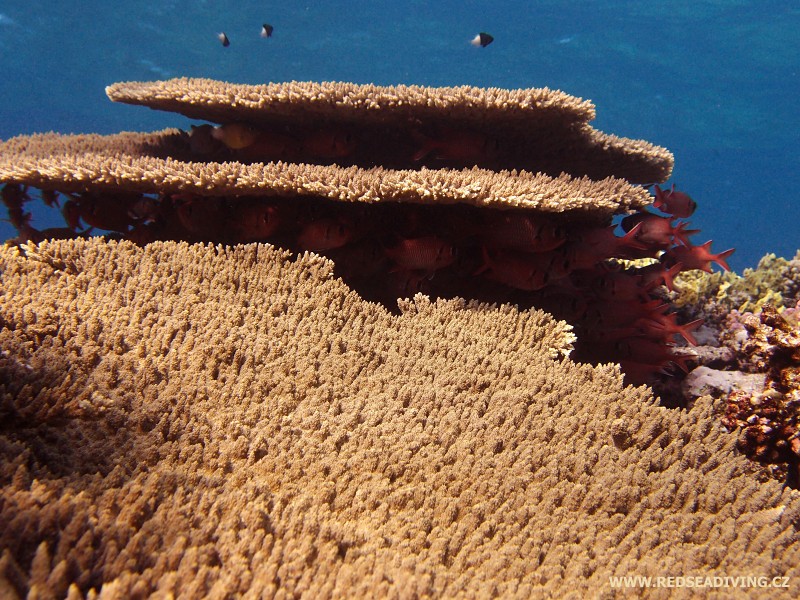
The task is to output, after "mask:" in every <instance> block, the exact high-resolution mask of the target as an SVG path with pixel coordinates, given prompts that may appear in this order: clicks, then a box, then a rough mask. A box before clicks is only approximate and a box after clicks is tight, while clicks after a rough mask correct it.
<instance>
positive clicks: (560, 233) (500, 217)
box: [480, 213, 567, 252]
mask: <svg viewBox="0 0 800 600" xmlns="http://www.w3.org/2000/svg"><path fill="white" fill-rule="evenodd" d="M480 237H481V239H482V240H483V241H484V242H485V243H486V245H487V246H490V247H492V248H514V249H517V250H522V251H523V252H546V251H548V250H553V249H555V248H558V247H559V246H561V245H562V244H563V243H564V242H565V241H566V239H567V238H566V234H565V233H564V230H563V228H561V227H559V226H558V225H556V224H555V223H554V222H553V221H551V220H550V219H546V218H542V217H532V216H530V215H523V214H519V213H507V214H503V213H500V214H497V215H494V216H493V217H492V218H491V219H489V221H488V223H487V224H486V226H485V228H484V229H483V230H482V231H481V233H480Z"/></svg>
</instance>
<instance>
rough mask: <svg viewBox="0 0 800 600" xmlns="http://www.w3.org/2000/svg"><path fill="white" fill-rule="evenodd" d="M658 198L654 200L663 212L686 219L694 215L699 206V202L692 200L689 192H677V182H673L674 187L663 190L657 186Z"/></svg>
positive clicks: (654, 203)
mask: <svg viewBox="0 0 800 600" xmlns="http://www.w3.org/2000/svg"><path fill="white" fill-rule="evenodd" d="M655 190H656V199H655V202H653V206H655V207H656V208H657V209H658V210H660V211H661V212H665V213H667V214H668V215H672V216H673V217H678V218H679V219H685V218H687V217H690V216H692V214H693V213H694V211H695V209H696V208H697V202H695V201H694V200H692V198H691V197H690V196H689V194H686V193H684V192H676V191H675V184H674V183H673V184H672V189H669V190H662V189H661V188H660V187H658V186H655Z"/></svg>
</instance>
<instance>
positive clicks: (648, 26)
mask: <svg viewBox="0 0 800 600" xmlns="http://www.w3.org/2000/svg"><path fill="white" fill-rule="evenodd" d="M263 22H269V23H271V24H272V25H273V26H274V27H275V33H274V36H273V38H272V39H269V40H265V39H262V38H260V37H259V30H260V28H261V24H262V23H263ZM219 31H225V32H226V33H227V35H228V37H229V38H230V41H231V45H230V47H228V48H223V47H222V45H221V44H220V43H219V41H218V40H217V38H216V35H217V33H218V32H219ZM479 31H486V32H489V33H491V34H492V35H493V36H494V37H495V42H494V43H493V44H492V45H490V46H488V47H487V48H474V47H472V46H470V45H469V43H468V41H469V40H470V39H471V38H472V37H473V36H474V35H475V34H476V33H477V32H479ZM798 31H800V3H798V2H797V1H796V0H794V1H777V0H752V1H745V0H727V1H725V0H717V1H711V0H706V1H702V0H660V1H658V2H641V1H622V0H620V1H607V2H604V1H600V0H598V1H591V0H582V1H570V2H568V1H563V0H562V1H546V0H545V1H538V2H521V1H520V2H478V1H468V0H458V1H455V0H439V1H436V2H420V1H416V2H415V1H396V0H390V1H388V2H379V1H376V0H370V1H366V0H349V1H346V2H345V1H341V2H326V3H320V2H315V3H310V2H264V1H255V0H217V1H202V0H173V1H169V0H162V1H159V2H144V1H135V0H128V1H126V2H124V3H122V2H107V1H98V0H82V1H80V2H75V1H63V2H45V1H43V0H3V1H0V69H1V71H0V73H2V77H0V82H1V83H0V86H1V87H0V89H1V90H2V93H0V138H3V139H6V138H8V137H11V136H13V135H17V134H21V133H33V132H41V131H50V130H54V131H59V132H64V133H73V132H99V133H115V132H118V131H123V130H133V131H144V130H154V129H160V128H163V127H171V126H177V127H184V128H186V127H188V122H187V121H185V120H184V119H183V118H182V117H176V116H174V115H169V114H167V113H158V112H154V111H150V110H147V109H144V108H140V107H129V106H123V105H116V104H113V103H111V102H110V101H109V100H108V99H107V98H106V96H105V93H104V88H105V86H106V85H108V84H110V83H113V82H116V81H125V80H152V79H161V78H168V77H178V76H184V75H186V76H197V77H211V78H217V79H223V80H228V81H235V82H243V83H263V82H267V81H288V80H329V81H330V80H343V81H354V82H358V83H377V84H385V85H388V84H397V83H407V84H410V83H414V84H422V85H434V86H440V85H460V84H470V85H478V86H496V87H508V88H518V87H543V86H547V87H551V88H559V89H562V90H564V91H566V92H568V93H570V94H573V95H576V96H580V97H583V98H589V99H591V100H592V101H593V102H594V103H595V104H596V106H597V114H598V116H597V119H596V120H595V122H594V123H593V124H594V125H595V127H597V128H599V129H601V130H603V131H606V132H608V133H615V134H617V135H622V136H627V137H634V138H644V139H647V140H649V141H651V142H654V143H656V144H659V145H662V146H666V147H667V148H669V149H670V150H672V151H673V152H674V154H675V158H676V165H675V171H674V174H673V178H672V180H671V181H673V182H675V183H676V184H677V185H678V187H679V188H680V189H683V190H685V191H687V192H689V193H690V194H691V195H692V196H693V197H694V198H695V199H696V200H697V201H698V203H699V209H698V211H697V213H696V214H695V215H694V217H693V218H692V224H693V226H695V227H698V228H700V229H702V233H701V234H699V235H698V236H696V237H695V238H694V242H695V243H702V242H704V241H706V240H707V239H713V240H714V249H715V250H716V251H720V250H724V249H726V248H729V247H731V246H735V247H736V248H737V251H736V254H734V255H733V257H732V258H731V260H730V263H731V265H732V266H733V267H734V268H735V269H736V270H740V269H742V268H743V267H747V266H754V265H755V264H756V262H757V261H758V259H759V258H760V257H761V256H762V255H763V254H765V253H767V252H775V253H777V254H778V255H783V256H792V255H794V253H795V252H796V251H797V249H798V248H799V247H800V233H798V231H800V227H798V223H800V201H798V198H797V196H798V193H797V191H796V188H797V183H796V181H795V177H796V176H797V174H798V173H799V172H800V168H798V167H800V152H799V151H798V142H800V116H798V114H799V113H798V107H797V104H798V97H800V34H799V33H798ZM52 224H60V223H55V222H54V223H52ZM12 234H13V230H12V229H11V227H10V226H9V225H8V223H0V239H5V238H7V237H10V236H11V235H12Z"/></svg>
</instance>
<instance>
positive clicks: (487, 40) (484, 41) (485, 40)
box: [470, 32, 494, 48]
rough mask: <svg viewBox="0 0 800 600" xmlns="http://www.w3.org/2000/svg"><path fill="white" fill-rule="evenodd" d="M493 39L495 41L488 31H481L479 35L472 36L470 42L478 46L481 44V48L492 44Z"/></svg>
mask: <svg viewBox="0 0 800 600" xmlns="http://www.w3.org/2000/svg"><path fill="white" fill-rule="evenodd" d="M493 41H494V38H493V37H492V36H490V35H489V34H488V33H483V32H481V33H479V34H478V35H476V36H475V37H474V38H472V41H471V42H470V44H472V45H473V46H476V47H477V46H480V47H481V48H486V46H488V45H489V44H491V43H492V42H493Z"/></svg>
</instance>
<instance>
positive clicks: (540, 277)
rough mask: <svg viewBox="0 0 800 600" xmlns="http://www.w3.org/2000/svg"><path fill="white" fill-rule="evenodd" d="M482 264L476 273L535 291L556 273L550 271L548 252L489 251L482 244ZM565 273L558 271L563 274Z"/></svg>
mask: <svg viewBox="0 0 800 600" xmlns="http://www.w3.org/2000/svg"><path fill="white" fill-rule="evenodd" d="M482 250H483V266H482V267H481V268H480V269H478V271H477V272H476V275H477V274H480V273H485V277H486V278H487V279H490V280H491V281H495V282H497V283H502V284H503V285H506V286H508V287H512V288H515V289H518V290H526V291H536V290H540V289H542V288H543V287H545V286H547V284H549V283H550V282H551V281H552V280H553V279H556V274H555V273H554V272H553V271H551V263H552V262H553V258H554V257H553V256H552V255H550V254H522V253H518V252H510V251H505V250H496V251H494V252H493V253H491V254H490V253H489V250H487V249H486V246H483V248H482ZM565 274H566V273H559V274H558V276H563V275H565Z"/></svg>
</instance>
